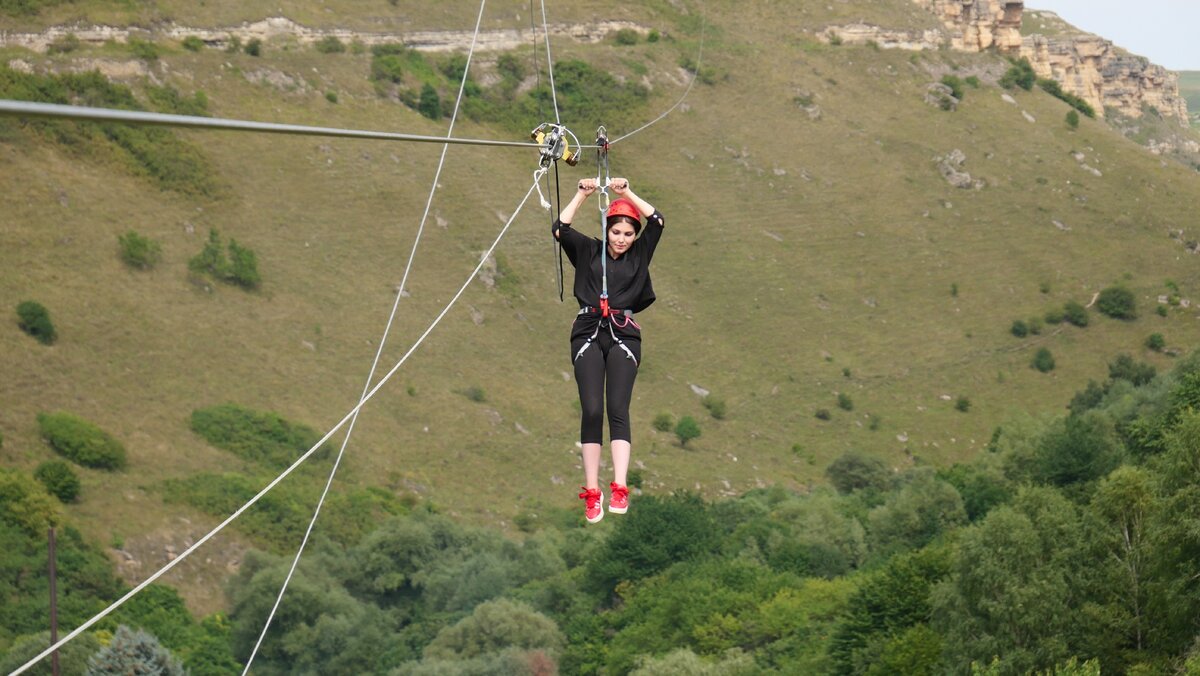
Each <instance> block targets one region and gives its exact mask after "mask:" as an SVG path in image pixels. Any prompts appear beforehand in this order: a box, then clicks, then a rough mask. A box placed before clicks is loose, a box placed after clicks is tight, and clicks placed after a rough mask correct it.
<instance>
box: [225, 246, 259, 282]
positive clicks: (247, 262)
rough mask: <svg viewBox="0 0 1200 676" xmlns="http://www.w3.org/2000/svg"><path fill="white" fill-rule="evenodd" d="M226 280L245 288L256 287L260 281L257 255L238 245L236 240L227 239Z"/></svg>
mask: <svg viewBox="0 0 1200 676" xmlns="http://www.w3.org/2000/svg"><path fill="white" fill-rule="evenodd" d="M228 281H230V282H233V283H234V284H237V285H238V286H240V287H242V288H245V289H256V288H258V285H259V284H260V283H261V282H262V277H260V276H259V274H258V256H256V255H255V254H254V252H253V251H252V250H250V249H247V248H246V247H244V246H240V245H239V244H238V243H237V240H235V239H230V240H229V278H228Z"/></svg>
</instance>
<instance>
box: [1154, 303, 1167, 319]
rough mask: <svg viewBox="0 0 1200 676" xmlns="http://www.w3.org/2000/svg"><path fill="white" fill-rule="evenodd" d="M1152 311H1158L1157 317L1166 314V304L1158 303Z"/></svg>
mask: <svg viewBox="0 0 1200 676" xmlns="http://www.w3.org/2000/svg"><path fill="white" fill-rule="evenodd" d="M1154 311H1155V312H1157V313H1158V316H1159V317H1166V316H1167V306H1166V305H1159V306H1158V307H1157V308H1155V310H1154Z"/></svg>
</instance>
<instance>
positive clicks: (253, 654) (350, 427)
mask: <svg viewBox="0 0 1200 676" xmlns="http://www.w3.org/2000/svg"><path fill="white" fill-rule="evenodd" d="M486 6H487V0H481V2H480V3H479V15H478V16H477V17H476V18H475V33H474V35H472V36H471V47H470V49H468V50H467V63H466V65H465V66H463V74H462V82H460V83H459V85H458V98H456V99H455V100H454V112H453V113H452V114H451V115H450V127H449V129H447V131H446V138H451V137H452V136H454V123H455V122H456V121H457V120H458V109H459V106H460V105H461V104H462V97H463V91H464V90H465V89H466V85H467V74H468V73H469V72H470V70H471V57H472V56H474V54H475V44H476V41H477V40H478V38H479V26H480V25H481V24H482V23H483V10H484V8H485V7H486ZM449 148H450V145H449V144H443V145H442V156H441V158H440V159H439V160H438V166H437V170H436V171H435V172H434V174H433V184H432V185H431V186H430V188H429V197H428V198H427V199H426V200H425V211H424V213H422V214H421V223H420V225H418V226H417V236H416V238H415V239H414V240H413V246H412V251H410V252H409V254H408V264H407V265H405V266H404V275H403V276H402V277H401V278H400V289H399V291H397V292H396V300H395V302H393V303H392V312H391V314H390V315H389V316H388V320H387V325H386V326H385V327H384V329H383V336H382V337H381V338H380V339H379V347H378V348H377V349H376V350H375V361H374V362H372V363H371V370H370V372H369V373H368V374H367V382H366V383H365V384H364V385H363V391H362V394H361V395H359V399H358V401H359V403H360V404H361V403H362V401H363V398H364V397H366V396H367V392H368V391H369V390H370V389H371V381H372V380H373V379H374V378H375V369H376V368H377V367H378V366H379V358H380V356H381V355H382V354H383V346H384V344H385V343H387V339H388V334H389V333H391V330H392V323H393V322H394V321H395V319H396V310H397V309H399V307H400V298H401V297H402V296H403V295H404V288H405V286H407V284H408V273H409V271H411V270H412V264H413V260H414V259H415V258H416V256H417V246H418V245H419V244H420V243H421V234H422V233H423V232H424V231H425V222H426V221H427V220H428V218H429V208H430V206H431V205H432V204H433V196H434V194H436V193H437V187H438V180H439V179H441V177H442V167H443V166H445V164H446V151H447V150H449ZM359 413H361V409H360V410H358V411H355V413H354V417H353V418H351V419H350V424H349V425H348V426H347V427H346V436H345V437H344V438H343V439H342V446H341V448H339V449H338V454H337V457H336V458H335V459H334V461H333V468H332V469H331V470H330V471H329V479H328V480H326V482H325V488H324V490H322V491H321V497H320V499H319V500H317V506H316V509H314V510H313V515H312V520H310V521H309V522H308V528H307V529H305V531H304V538H303V539H302V540H301V541H300V548H299V549H298V550H296V556H295V557H294V558H293V559H292V565H291V567H290V568H289V569H288V573H287V576H286V577H285V578H284V579H283V585H282V586H280V588H279V595H278V596H276V597H275V604H274V605H272V606H271V612H270V613H268V614H267V621H266V622H265V623H264V624H263V628H262V632H261V633H260V634H259V635H258V640H257V641H255V643H254V649H253V650H251V651H250V657H249V658H247V660H246V666H245V667H244V668H243V669H242V676H246V674H249V673H250V665H251V664H253V663H254V658H255V657H256V656H257V655H258V650H259V648H260V647H262V643H263V640H265V639H266V637H267V631H268V630H270V628H271V621H272V620H274V619H275V613H276V611H278V610H279V604H280V603H282V602H283V595H284V594H285V593H286V592H287V588H288V585H289V584H291V581H292V576H293V575H295V573H296V567H297V566H298V565H299V564H300V557H301V556H303V555H304V548H305V547H307V546H308V538H309V537H310V536H311V535H312V531H313V528H314V527H315V526H316V525H317V519H318V518H319V517H320V516H321V507H322V506H324V504H325V498H326V497H327V496H328V495H329V489H330V487H331V486H333V478H334V476H336V475H337V471H338V467H340V466H341V464H342V457H343V456H344V455H345V454H346V446H347V445H348V444H349V443H350V436H351V435H352V434H354V424H355V423H357V422H358V414H359Z"/></svg>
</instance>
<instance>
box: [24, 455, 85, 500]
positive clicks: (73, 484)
mask: <svg viewBox="0 0 1200 676" xmlns="http://www.w3.org/2000/svg"><path fill="white" fill-rule="evenodd" d="M33 476H34V478H35V479H37V480H38V481H40V482H42V485H43V486H45V487H46V490H47V491H49V492H50V494H51V495H53V496H54V497H56V498H58V500H59V502H75V498H77V497H79V488H80V484H79V476H78V475H76V474H75V472H74V471H73V470H72V469H71V467H70V465H68V464H67V463H65V462H63V461H62V460H47V461H46V462H43V463H42V464H40V465H38V467H37V469H36V470H34V472H33Z"/></svg>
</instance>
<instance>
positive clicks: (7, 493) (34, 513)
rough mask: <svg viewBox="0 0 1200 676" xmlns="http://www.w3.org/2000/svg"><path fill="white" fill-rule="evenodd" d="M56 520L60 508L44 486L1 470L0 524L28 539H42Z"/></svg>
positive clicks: (22, 475)
mask: <svg viewBox="0 0 1200 676" xmlns="http://www.w3.org/2000/svg"><path fill="white" fill-rule="evenodd" d="M59 518H60V510H59V507H58V505H57V504H56V503H55V502H54V499H53V498H52V497H51V496H50V494H49V493H47V492H46V489H45V487H43V486H42V485H40V484H38V483H37V482H35V481H34V480H32V479H30V478H29V477H28V475H25V474H22V473H20V472H17V471H16V470H9V469H2V468H0V523H4V524H7V525H10V526H15V527H17V528H20V529H21V531H22V532H23V533H25V534H26V535H27V536H29V537H33V538H44V537H45V536H46V530H47V529H48V528H50V526H53V525H55V524H56V523H58V521H59Z"/></svg>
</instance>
